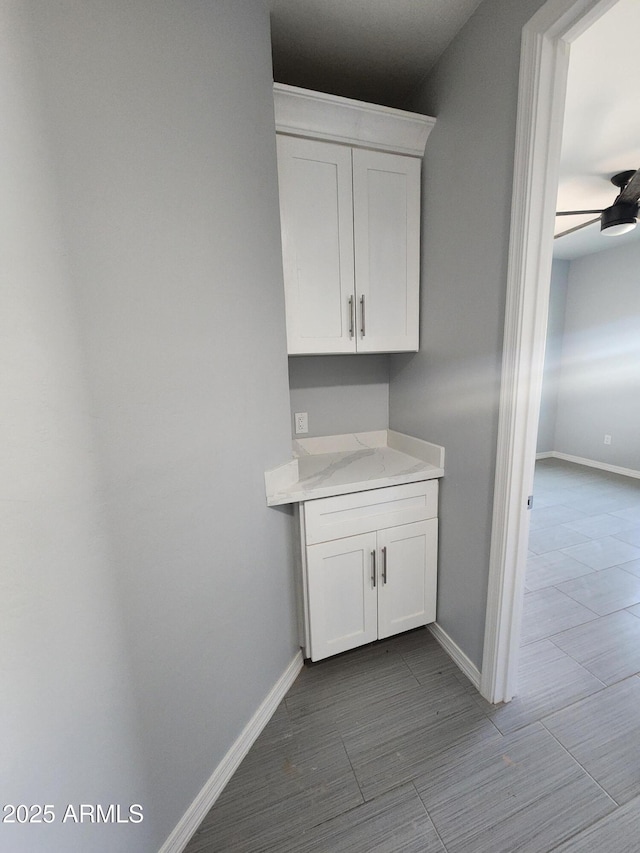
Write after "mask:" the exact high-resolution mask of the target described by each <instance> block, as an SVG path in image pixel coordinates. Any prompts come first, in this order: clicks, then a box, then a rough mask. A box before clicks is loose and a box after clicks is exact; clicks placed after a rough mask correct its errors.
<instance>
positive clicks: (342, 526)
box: [304, 480, 438, 545]
mask: <svg viewBox="0 0 640 853" xmlns="http://www.w3.org/2000/svg"><path fill="white" fill-rule="evenodd" d="M437 515H438V481H437V480H426V481H424V482H420V483H407V484H406V485H402V486H387V487H385V488H383V489H370V490H368V491H366V492H355V493H353V494H349V495H338V496H336V497H334V498H319V499H318V500H314V501H307V502H306V503H305V504H304V520H305V531H306V540H307V545H314V544H316V543H318V542H327V541H329V540H330V539H341V538H342V537H344V536H355V535H356V534H358V533H368V532H370V531H372V530H380V529H382V528H383V527H394V526H395V525H398V524H410V523H412V522H414V521H424V520H425V519H427V518H435V517H436V516H437Z"/></svg>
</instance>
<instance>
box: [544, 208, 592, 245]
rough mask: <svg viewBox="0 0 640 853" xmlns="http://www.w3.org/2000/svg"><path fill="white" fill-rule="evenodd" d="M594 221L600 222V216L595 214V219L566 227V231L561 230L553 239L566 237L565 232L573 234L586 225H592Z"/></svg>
mask: <svg viewBox="0 0 640 853" xmlns="http://www.w3.org/2000/svg"><path fill="white" fill-rule="evenodd" d="M583 212H585V211H583ZM592 212H593V211H592ZM595 212H596V213H597V212H598V211H595ZM594 222H600V217H599V216H597V217H596V218H595V219H590V220H589V221H588V222H583V223H582V224H581V225H576V226H574V227H573V228H567V230H566V231H561V232H560V233H559V234H556V235H555V236H554V238H553V239H554V240H558V239H559V238H560V237H566V235H567V234H573V232H574V231H580V230H581V229H582V228H586V227H587V225H593V223H594Z"/></svg>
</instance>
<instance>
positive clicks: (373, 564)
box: [371, 551, 376, 589]
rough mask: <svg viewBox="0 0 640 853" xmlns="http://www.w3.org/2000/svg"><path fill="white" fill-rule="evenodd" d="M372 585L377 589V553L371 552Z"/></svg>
mask: <svg viewBox="0 0 640 853" xmlns="http://www.w3.org/2000/svg"><path fill="white" fill-rule="evenodd" d="M371 583H372V584H373V587H374V589H375V586H376V552H375V551H372V552H371Z"/></svg>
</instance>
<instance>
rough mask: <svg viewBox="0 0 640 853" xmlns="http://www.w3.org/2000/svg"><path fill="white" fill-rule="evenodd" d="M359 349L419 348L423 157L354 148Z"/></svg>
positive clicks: (382, 350) (388, 350)
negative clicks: (421, 170)
mask: <svg viewBox="0 0 640 853" xmlns="http://www.w3.org/2000/svg"><path fill="white" fill-rule="evenodd" d="M352 153H353V206H354V238H355V279H356V302H357V307H358V322H357V349H358V352H402V351H407V350H417V349H418V347H419V292H420V160H419V159H417V158H415V157H405V156H402V155H397V154H389V153H386V152H379V151H368V150H365V149H354V150H353V152H352Z"/></svg>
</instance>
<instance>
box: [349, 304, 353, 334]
mask: <svg viewBox="0 0 640 853" xmlns="http://www.w3.org/2000/svg"><path fill="white" fill-rule="evenodd" d="M349 337H350V338H352V337H353V296H350V297H349Z"/></svg>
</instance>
